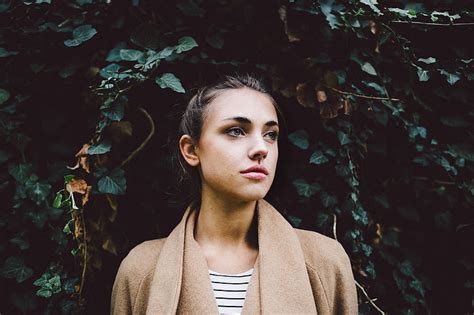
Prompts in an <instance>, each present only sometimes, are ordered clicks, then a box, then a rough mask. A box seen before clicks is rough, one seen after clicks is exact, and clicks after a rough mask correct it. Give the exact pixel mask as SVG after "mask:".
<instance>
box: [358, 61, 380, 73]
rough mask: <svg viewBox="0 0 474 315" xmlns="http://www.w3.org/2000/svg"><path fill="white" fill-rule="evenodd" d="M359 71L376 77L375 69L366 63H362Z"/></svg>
mask: <svg viewBox="0 0 474 315" xmlns="http://www.w3.org/2000/svg"><path fill="white" fill-rule="evenodd" d="M361 69H362V71H364V72H366V73H368V74H370V75H374V76H376V75H377V71H375V68H374V66H372V65H371V64H370V63H368V62H364V64H362V66H361Z"/></svg>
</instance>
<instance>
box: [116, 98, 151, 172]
mask: <svg viewBox="0 0 474 315" xmlns="http://www.w3.org/2000/svg"><path fill="white" fill-rule="evenodd" d="M138 110H139V111H141V112H142V113H143V114H144V115H145V117H146V118H147V120H148V122H149V123H150V132H149V133H148V136H147V137H146V139H145V140H144V141H143V142H142V143H141V144H140V146H139V147H138V148H136V149H135V150H134V151H133V152H132V153H131V154H130V155H129V156H128V157H127V158H126V159H125V160H124V161H122V163H120V167H124V166H125V165H126V164H127V163H128V162H130V160H132V159H133V158H134V157H135V156H136V155H137V154H138V152H140V151H141V150H143V148H144V147H145V145H146V144H147V143H148V141H150V139H151V137H152V136H153V134H154V133H155V123H154V122H153V118H151V116H150V114H148V112H147V111H146V110H145V109H144V108H142V107H138Z"/></svg>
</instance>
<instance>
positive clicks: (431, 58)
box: [418, 57, 436, 64]
mask: <svg viewBox="0 0 474 315" xmlns="http://www.w3.org/2000/svg"><path fill="white" fill-rule="evenodd" d="M418 61H421V62H424V63H426V64H432V63H435V62H436V58H433V57H428V58H420V59H418Z"/></svg>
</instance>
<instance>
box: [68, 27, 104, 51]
mask: <svg viewBox="0 0 474 315" xmlns="http://www.w3.org/2000/svg"><path fill="white" fill-rule="evenodd" d="M95 34H97V30H96V29H95V28H93V27H92V25H89V24H86V25H81V26H79V27H76V28H75V29H74V30H73V31H72V36H73V38H72V39H67V40H65V41H64V45H66V46H67V47H74V46H79V45H80V44H82V43H83V42H85V41H88V40H89V39H91V38H92V37H94V36H95Z"/></svg>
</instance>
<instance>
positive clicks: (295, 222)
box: [288, 215, 303, 228]
mask: <svg viewBox="0 0 474 315" xmlns="http://www.w3.org/2000/svg"><path fill="white" fill-rule="evenodd" d="M288 219H289V220H290V222H291V225H292V226H294V227H296V228H297V227H299V226H300V225H301V221H303V220H302V219H301V218H298V217H295V216H294V215H289V216H288Z"/></svg>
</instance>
